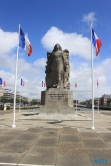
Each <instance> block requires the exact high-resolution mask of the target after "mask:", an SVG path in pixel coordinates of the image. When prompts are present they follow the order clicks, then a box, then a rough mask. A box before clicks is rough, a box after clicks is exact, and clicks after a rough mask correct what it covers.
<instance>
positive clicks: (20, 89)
mask: <svg viewBox="0 0 111 166" xmlns="http://www.w3.org/2000/svg"><path fill="white" fill-rule="evenodd" d="M20 110H21V85H20V105H19V112H20Z"/></svg>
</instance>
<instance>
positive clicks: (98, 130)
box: [96, 128, 111, 133]
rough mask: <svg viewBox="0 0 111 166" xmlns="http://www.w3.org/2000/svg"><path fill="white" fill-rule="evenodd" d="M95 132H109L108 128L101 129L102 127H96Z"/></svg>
mask: <svg viewBox="0 0 111 166" xmlns="http://www.w3.org/2000/svg"><path fill="white" fill-rule="evenodd" d="M96 132H97V133H111V131H110V130H108V129H103V128H102V129H97V130H96Z"/></svg>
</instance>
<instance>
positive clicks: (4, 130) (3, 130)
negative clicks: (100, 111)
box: [0, 129, 8, 134]
mask: <svg viewBox="0 0 111 166" xmlns="http://www.w3.org/2000/svg"><path fill="white" fill-rule="evenodd" d="M7 131H8V130H6V129H0V134H5V133H7Z"/></svg>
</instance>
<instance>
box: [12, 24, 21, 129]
mask: <svg viewBox="0 0 111 166" xmlns="http://www.w3.org/2000/svg"><path fill="white" fill-rule="evenodd" d="M19 35H20V24H19V32H18V44H17V58H16V71H15V88H14V110H13V125H12V127H16V125H15V103H16V84H17V67H18V52H19Z"/></svg>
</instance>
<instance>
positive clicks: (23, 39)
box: [19, 28, 32, 56]
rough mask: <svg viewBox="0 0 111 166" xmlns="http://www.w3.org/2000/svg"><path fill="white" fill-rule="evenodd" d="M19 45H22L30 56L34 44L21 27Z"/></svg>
mask: <svg viewBox="0 0 111 166" xmlns="http://www.w3.org/2000/svg"><path fill="white" fill-rule="evenodd" d="M19 46H20V47H22V48H23V49H24V50H25V51H26V52H27V54H28V56H30V55H31V54H32V46H31V44H30V41H29V39H28V37H27V36H26V35H25V34H24V32H23V31H22V29H21V28H20V35H19Z"/></svg>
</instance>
